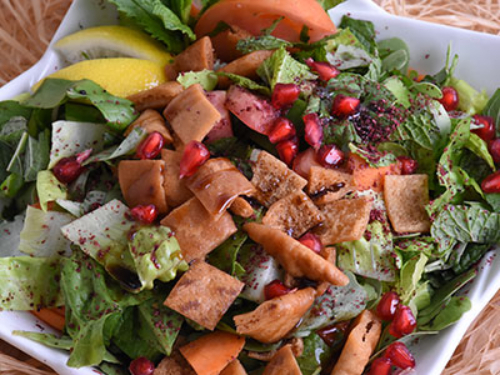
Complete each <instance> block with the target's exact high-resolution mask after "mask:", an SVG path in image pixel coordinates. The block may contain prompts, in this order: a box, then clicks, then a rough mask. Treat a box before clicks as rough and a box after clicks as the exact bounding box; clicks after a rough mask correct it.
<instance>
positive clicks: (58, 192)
mask: <svg viewBox="0 0 500 375" xmlns="http://www.w3.org/2000/svg"><path fill="white" fill-rule="evenodd" d="M36 191H37V193H38V199H39V200H40V206H41V207H42V210H44V211H47V204H48V203H49V202H53V201H55V200H57V199H66V198H67V197H68V189H67V188H66V186H65V185H63V184H62V183H61V182H59V180H58V179H57V178H56V176H54V174H53V173H52V172H51V171H40V172H38V175H37V179H36Z"/></svg>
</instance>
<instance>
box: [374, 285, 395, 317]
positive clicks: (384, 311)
mask: <svg viewBox="0 0 500 375" xmlns="http://www.w3.org/2000/svg"><path fill="white" fill-rule="evenodd" d="M398 305H399V296H398V294H397V293H395V292H387V293H385V294H384V295H383V296H382V298H381V299H380V302H379V303H378V305H377V313H378V315H379V316H380V317H381V318H382V319H383V320H392V319H393V318H394V314H395V313H396V307H397V306H398Z"/></svg>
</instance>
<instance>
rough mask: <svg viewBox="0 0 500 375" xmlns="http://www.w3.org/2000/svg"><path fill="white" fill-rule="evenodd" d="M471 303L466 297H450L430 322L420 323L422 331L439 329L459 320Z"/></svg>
mask: <svg viewBox="0 0 500 375" xmlns="http://www.w3.org/2000/svg"><path fill="white" fill-rule="evenodd" d="M471 307H472V303H471V301H470V299H469V298H468V297H463V296H460V297H457V296H454V297H451V298H450V300H449V301H448V303H447V304H446V306H445V307H444V308H443V309H442V310H441V311H439V313H438V314H437V315H436V316H435V317H434V319H433V320H432V322H430V323H429V324H425V325H420V326H419V329H420V330H423V331H440V330H442V329H445V328H446V327H448V326H450V325H452V324H453V323H456V322H457V321H459V320H460V318H461V317H462V315H463V314H465V313H466V312H467V311H469V310H470V309H471Z"/></svg>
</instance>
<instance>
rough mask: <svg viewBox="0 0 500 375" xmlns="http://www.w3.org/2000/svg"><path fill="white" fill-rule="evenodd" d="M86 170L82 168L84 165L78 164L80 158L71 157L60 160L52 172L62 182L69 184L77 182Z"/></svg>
mask: <svg viewBox="0 0 500 375" xmlns="http://www.w3.org/2000/svg"><path fill="white" fill-rule="evenodd" d="M84 170H85V167H82V163H81V162H78V156H70V157H68V158H63V159H61V160H59V161H58V162H57V164H56V165H55V166H54V168H53V169H52V172H53V173H54V176H56V178H57V179H58V180H59V181H60V182H62V183H65V184H69V183H71V182H73V181H75V180H76V179H77V178H78V176H80V175H81V174H82V173H83V171H84Z"/></svg>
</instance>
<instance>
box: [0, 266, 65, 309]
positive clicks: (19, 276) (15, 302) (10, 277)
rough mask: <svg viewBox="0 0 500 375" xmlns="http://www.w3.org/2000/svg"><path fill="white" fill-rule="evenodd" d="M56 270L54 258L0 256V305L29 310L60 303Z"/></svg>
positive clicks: (57, 272) (58, 270)
mask: <svg viewBox="0 0 500 375" xmlns="http://www.w3.org/2000/svg"><path fill="white" fill-rule="evenodd" d="M60 272H61V269H60V260H59V259H58V258H42V257H36V258H35V257H30V256H17V257H6V258H0V279H1V280H2V282H1V283H0V308H1V309H3V310H24V311H31V310H36V309H38V308H42V307H57V306H61V305H63V300H62V295H61V290H60V287H59V275H60Z"/></svg>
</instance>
